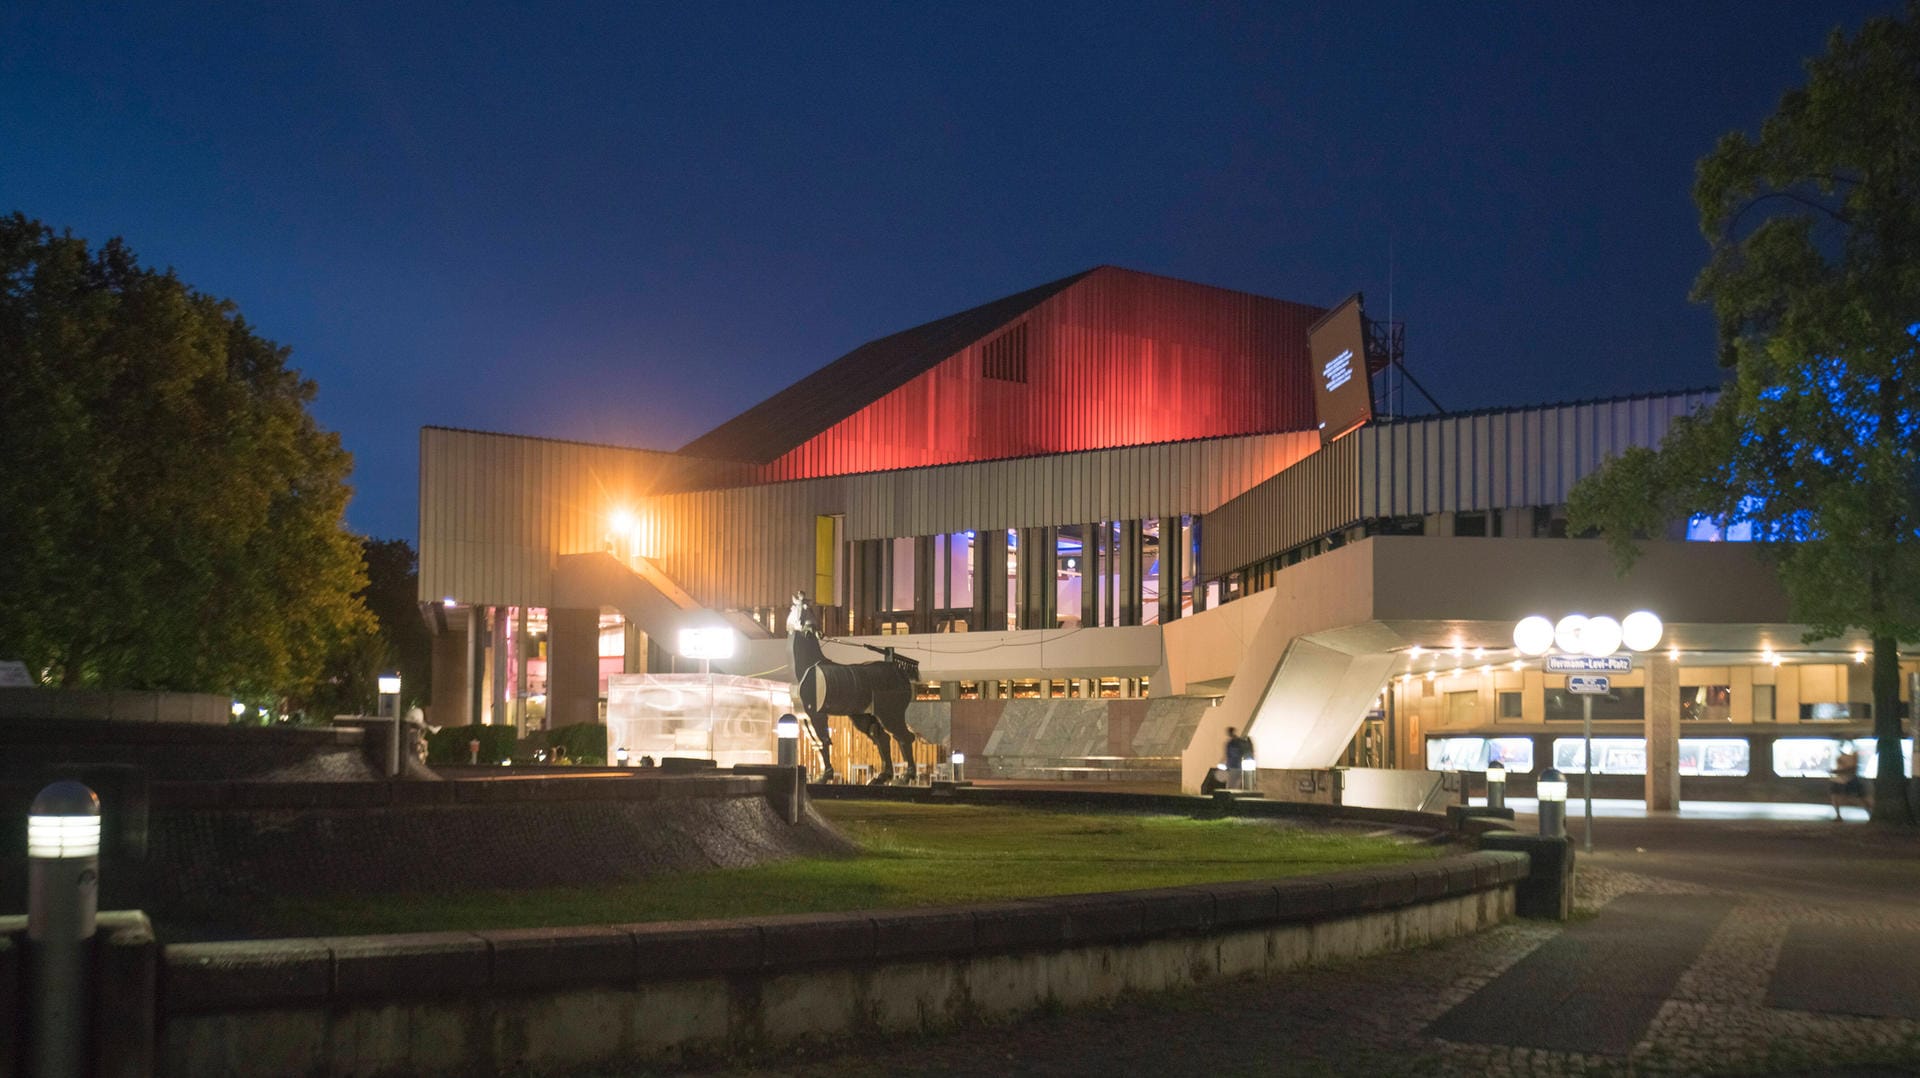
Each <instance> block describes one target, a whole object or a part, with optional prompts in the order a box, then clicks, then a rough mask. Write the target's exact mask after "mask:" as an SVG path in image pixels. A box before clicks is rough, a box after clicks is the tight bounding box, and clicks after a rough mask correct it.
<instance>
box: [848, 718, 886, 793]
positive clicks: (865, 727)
mask: <svg viewBox="0 0 1920 1078" xmlns="http://www.w3.org/2000/svg"><path fill="white" fill-rule="evenodd" d="M852 719H853V725H854V726H856V727H858V728H859V730H860V732H861V733H863V734H865V735H867V737H868V738H869V739H871V740H872V741H873V745H874V747H875V748H877V749H879V750H880V773H879V774H878V775H875V776H874V777H873V779H872V780H871V781H870V782H868V783H867V785H869V786H884V785H886V784H887V783H890V782H892V781H893V739H892V738H890V737H888V736H887V729H886V727H884V726H882V725H881V724H880V720H878V719H876V718H874V717H873V716H872V715H854V716H852Z"/></svg>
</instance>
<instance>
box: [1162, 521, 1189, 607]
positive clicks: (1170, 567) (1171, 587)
mask: <svg viewBox="0 0 1920 1078" xmlns="http://www.w3.org/2000/svg"><path fill="white" fill-rule="evenodd" d="M1182 538H1183V537H1182V536H1181V534H1180V518H1179V517H1161V518H1160V576H1159V579H1158V583H1159V585H1160V624H1162V625H1165V624H1166V623H1167V622H1169V621H1172V620H1174V619H1175V618H1177V617H1179V616H1180V578H1181V577H1182V576H1184V575H1185V571H1184V570H1183V569H1182V568H1181V567H1182V566H1183V565H1184V564H1185V562H1186V557H1185V554H1186V551H1185V550H1183V549H1182V542H1181V540H1182Z"/></svg>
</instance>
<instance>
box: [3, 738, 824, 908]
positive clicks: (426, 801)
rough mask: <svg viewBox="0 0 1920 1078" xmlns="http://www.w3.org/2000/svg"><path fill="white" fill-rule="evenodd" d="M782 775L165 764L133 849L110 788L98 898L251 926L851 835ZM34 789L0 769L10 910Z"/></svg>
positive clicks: (690, 864) (575, 882)
mask: <svg viewBox="0 0 1920 1078" xmlns="http://www.w3.org/2000/svg"><path fill="white" fill-rule="evenodd" d="M501 770H505V769H501ZM759 770H760V771H764V772H775V771H777V770H778V769H774V768H766V769H759ZM788 785H789V786H790V785H791V783H789V784H788ZM778 786H780V783H779V782H778V780H777V776H772V775H770V774H762V773H752V774H744V773H743V774H736V773H732V772H720V773H713V772H709V773H707V774H704V775H687V776H675V775H666V774H662V773H660V772H659V771H653V772H639V771H635V772H632V773H629V774H625V775H609V776H606V777H592V776H578V777H565V778H559V777H556V778H525V779H516V778H504V777H501V778H493V779H474V780H452V781H445V782H305V783H255V782H195V783H170V782H155V783H152V784H150V785H149V786H148V787H146V788H145V792H144V795H143V796H144V798H145V803H144V804H143V805H141V806H139V811H140V819H139V820H138V821H137V824H135V825H133V829H135V830H137V832H138V843H137V850H136V843H134V842H132V841H130V840H128V839H127V837H126V834H125V832H126V831H127V830H128V829H129V826H128V816H129V813H130V809H129V806H128V805H127V803H126V799H123V798H121V797H116V796H113V795H112V794H111V793H110V792H109V791H108V790H106V789H103V790H102V791H101V793H102V799H101V800H102V806H103V810H104V818H103V824H104V828H105V831H106V834H107V839H108V841H106V842H105V843H103V851H102V852H103V856H102V861H103V866H104V870H103V872H102V881H101V886H102V898H103V902H105V903H106V904H108V905H118V906H133V907H138V908H142V909H146V910H149V911H152V912H154V913H155V914H156V916H163V917H164V920H165V922H166V923H168V924H169V925H181V924H184V925H188V926H190V931H192V932H194V933H195V934H200V935H206V934H216V933H218V934H229V935H231V934H245V932H246V930H247V924H246V920H245V918H246V914H247V911H248V910H249V909H250V908H251V906H252V904H253V903H254V902H255V901H256V900H257V899H259V898H261V897H264V896H284V895H319V894H327V893H334V892H339V891H343V890H362V889H370V890H377V891H400V892H405V891H427V890H442V889H474V888H529V887H552V886H590V885H594V884H601V883H613V882H620V881H632V880H637V879H642V878H645V877H647V876H650V875H654V874H657V873H661V872H684V871H689V870H695V869H706V868H716V867H741V866H745V865H752V864H760V863H763V862H766V861H771V860H778V859H782V858H788V857H796V856H823V855H824V856H832V855H837V854H846V853H850V852H851V849H852V848H851V846H850V845H849V844H848V843H847V842H846V840H845V839H844V838H842V837H841V836H840V835H839V833H838V832H836V831H834V830H833V829H832V828H831V827H830V826H829V825H827V824H826V822H825V821H824V820H822V819H820V818H819V816H818V815H817V814H814V813H812V812H810V811H808V810H807V808H806V803H805V800H804V798H798V799H793V798H789V797H786V796H782V794H781V791H780V790H778V789H776V788H775V787H778ZM31 796H32V791H31V788H30V787H29V786H24V785H9V784H5V783H0V798H6V799H7V803H8V804H9V805H10V806H12V807H14V811H15V812H17V813H18V815H13V816H12V817H11V818H12V819H14V820H15V821H16V823H15V825H14V826H13V827H12V828H9V829H8V830H7V831H6V833H5V834H0V912H6V913H10V912H18V911H19V910H21V909H22V908H24V906H23V904H24V902H25V896H26V882H25V848H24V844H25V833H26V828H25V820H24V813H25V806H26V804H27V803H28V799H30V798H31ZM7 817H8V814H5V813H0V820H4V819H5V818H7Z"/></svg>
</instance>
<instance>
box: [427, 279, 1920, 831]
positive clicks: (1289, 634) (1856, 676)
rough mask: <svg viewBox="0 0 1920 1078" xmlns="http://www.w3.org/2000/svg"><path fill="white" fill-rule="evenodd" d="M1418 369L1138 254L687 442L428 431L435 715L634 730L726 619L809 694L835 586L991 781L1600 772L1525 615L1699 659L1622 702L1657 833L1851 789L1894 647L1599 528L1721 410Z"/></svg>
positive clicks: (1633, 776) (1726, 553) (1622, 723)
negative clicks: (1252, 767) (1693, 812)
mask: <svg viewBox="0 0 1920 1078" xmlns="http://www.w3.org/2000/svg"><path fill="white" fill-rule="evenodd" d="M1396 347H1397V344H1396V334H1395V332H1394V328H1393V327H1390V326H1386V325H1382V324H1378V323H1375V322H1372V321H1371V320H1369V319H1367V318H1366V316H1365V312H1364V310H1363V308H1362V305H1361V303H1360V301H1359V297H1357V296H1356V297H1353V298H1352V299H1349V300H1347V301H1345V302H1342V303H1340V304H1338V305H1336V306H1335V307H1333V308H1331V309H1326V308H1321V307H1318V306H1315V305H1311V304H1303V303H1295V302H1288V301H1284V300H1279V299H1270V298H1266V297H1262V296H1255V295H1250V294H1247V293H1243V292H1235V291H1230V290H1227V289H1221V288H1214V287H1210V286H1206V285H1201V284H1194V283H1191V282H1186V281H1179V280H1173V279H1170V278H1165V277H1159V276H1154V275H1150V274H1145V273H1139V272H1134V271H1130V270H1125V269H1119V268H1115V267H1106V266H1103V267H1099V268H1096V269H1092V270H1089V271H1086V272H1084V273H1079V274H1075V275H1073V276H1071V277H1067V278H1063V279H1061V280H1058V281H1053V282H1051V283H1048V284H1044V285H1041V286H1039V287H1037V288H1033V289H1030V290H1028V291H1025V292H1021V293H1018V294H1016V295H1012V296H1008V297H1006V298H1003V299H999V300H995V301H993V302H990V303H987V304H984V305H982V306H978V307H974V308H972V309H970V310H966V311H962V312H960V313H958V314H954V315H951V316H948V317H946V318H942V319H939V320H936V321H933V322H929V323H927V324H925V325H922V326H918V327H915V328H912V329H907V330H904V331H902V332H899V333H896V334H893V335H892V336H888V337H883V338H880V339H878V340H875V341H872V342H869V343H867V344H864V345H861V346H860V347H858V348H856V349H854V350H853V351H851V352H849V353H847V354H846V355H844V356H842V357H840V358H839V359H837V360H834V361H833V362H831V363H829V364H827V365H826V366H824V367H822V368H820V369H819V370H818V371H816V372H815V373H813V374H811V375H809V376H807V377H806V378H803V379H801V380H800V381H799V382H796V383H795V384H793V385H791V386H788V387H787V388H785V389H782V390H780V391H779V392H777V393H774V394H773V395H772V396H770V397H768V398H767V399H766V400H764V401H762V402H761V403H759V404H757V405H755V406H753V407H752V408H749V409H747V410H746V411H744V412H742V413H741V414H740V415H739V416H737V417H735V418H734V419H732V420H729V421H728V422H726V423H724V424H722V425H720V426H719V427H717V428H715V429H714V430H712V431H710V432H709V433H707V434H705V435H702V436H701V437H699V438H696V439H695V440H693V441H692V442H690V443H688V444H687V445H685V446H682V447H680V448H679V449H678V450H675V451H661V450H653V449H637V448H628V447H620V446H606V445H588V444H582V443H578V442H568V441H560V440H556V439H546V438H537V437H522V436H516V435H506V434H494V433H485V432H478V431H466V430H454V429H448V428H443V427H427V428H425V429H423V431H422V432H421V442H420V454H421V455H420V492H421V493H420V579H421V598H422V600H423V608H424V609H425V610H426V611H427V613H428V615H429V617H430V620H431V621H432V622H433V624H434V627H435V630H436V650H435V673H434V678H435V685H436V693H435V697H436V699H435V704H434V714H433V715H432V721H434V722H435V723H437V724H445V723H454V722H467V721H471V722H512V723H519V724H524V725H529V726H542V725H545V726H554V725H564V724H568V723H574V722H583V721H599V720H601V719H602V718H603V716H604V714H605V710H604V709H605V707H606V703H605V701H606V698H607V696H608V693H609V685H610V679H611V683H613V684H618V683H620V681H621V677H620V675H630V674H642V673H653V674H662V675H672V674H675V673H684V672H688V671H691V670H696V669H699V667H698V666H697V665H689V663H688V660H686V659H685V658H683V657H681V656H678V655H676V654H675V653H674V650H673V649H674V647H675V640H676V637H677V632H678V630H679V629H681V628H684V627H690V626H709V625H722V624H724V625H729V626H731V627H732V628H733V629H735V630H736V631H737V633H738V635H739V639H740V640H741V647H740V649H739V651H738V652H737V654H736V655H735V656H734V657H733V658H732V659H729V660H725V661H720V662H716V663H715V664H714V665H713V669H715V670H719V671H722V672H724V673H727V674H730V675H737V676H745V677H752V676H758V677H763V678H767V679H769V680H772V681H784V680H786V678H787V673H786V665H787V662H786V650H785V647H786V645H785V641H784V640H783V639H782V636H783V634H784V632H785V629H784V618H785V615H786V612H787V609H788V604H789V599H790V597H791V596H792V595H793V593H794V592H795V591H807V592H809V593H810V594H811V596H812V597H813V599H814V602H815V603H816V604H817V606H818V607H819V608H820V610H821V613H822V620H823V625H824V628H825V631H826V635H827V636H828V637H829V638H831V639H833V640H835V641H836V643H832V644H830V645H829V653H830V655H831V654H835V653H836V649H837V650H838V652H839V653H840V654H842V655H844V657H846V658H848V659H849V660H855V659H856V656H858V655H860V654H863V652H861V651H859V649H858V647H857V645H861V644H870V645H874V646H885V647H892V648H894V649H897V651H898V653H900V654H902V655H906V656H909V657H911V658H914V659H916V660H918V662H919V664H920V678H921V683H920V685H919V696H920V700H919V701H918V702H916V704H915V705H914V710H913V712H912V713H911V715H910V721H912V722H913V723H914V725H915V727H916V729H918V730H920V731H921V732H922V733H923V734H924V735H925V736H927V737H928V738H929V739H930V740H931V741H932V742H933V743H934V744H935V746H936V750H935V751H936V753H937V754H939V755H944V754H945V753H946V752H949V751H959V752H964V753H965V754H966V756H967V759H968V761H969V772H970V777H971V776H983V777H984V776H991V775H1003V776H1009V777H1028V778H1113V777H1131V778H1147V779H1154V780H1160V781H1166V782H1174V781H1177V782H1178V783H1179V784H1180V785H1181V786H1183V787H1184V788H1187V789H1189V790H1191V789H1196V788H1197V787H1198V785H1199V782H1200V779H1201V777H1202V776H1203V775H1204V774H1205V771H1206V770H1207V768H1209V767H1211V766H1213V765H1214V764H1216V763H1217V762H1218V758H1219V755H1220V747H1221V744H1222V742H1223V740H1224V738H1225V730H1226V729H1227V728H1228V727H1236V728H1239V729H1242V730H1246V731H1247V732H1248V733H1249V734H1250V736H1251V737H1252V738H1253V739H1254V742H1255V745H1256V754H1257V757H1258V760H1259V764H1260V767H1261V768H1262V769H1263V774H1264V773H1272V774H1277V773H1278V772H1279V771H1280V770H1281V769H1319V768H1325V767H1328V766H1331V765H1335V764H1349V765H1362V766H1372V767H1384V768H1399V769H1415V770H1417V769H1427V768H1430V767H1431V768H1433V769H1439V770H1445V769H1452V768H1455V767H1460V766H1469V765H1483V764H1484V761H1485V760H1486V758H1487V757H1488V755H1489V754H1490V753H1491V754H1492V755H1494V756H1496V757H1500V758H1503V759H1505V760H1506V761H1507V762H1508V764H1509V766H1510V767H1513V768H1514V769H1515V770H1516V771H1518V772H1521V773H1522V774H1525V773H1528V772H1531V771H1534V770H1536V769H1537V768H1539V767H1544V766H1546V764H1547V763H1548V762H1549V761H1550V760H1552V761H1557V762H1560V763H1562V764H1571V765H1575V766H1574V770H1578V767H1577V765H1578V764H1579V762H1580V759H1581V758H1580V757H1579V756H1577V755H1574V756H1569V755H1568V754H1569V753H1570V752H1575V753H1577V750H1578V744H1577V742H1576V743H1573V744H1571V745H1570V744H1568V739H1569V737H1570V735H1577V733H1578V731H1579V728H1580V722H1579V718H1580V709H1579V704H1578V703H1577V702H1575V701H1574V699H1573V698H1572V697H1571V696H1570V695H1569V693H1568V691H1567V684H1566V679H1565V677H1563V676H1557V675H1554V674H1551V673H1548V672H1546V671H1545V670H1544V669H1543V668H1542V663H1541V661H1540V660H1538V659H1527V658H1525V657H1523V656H1521V655H1519V654H1518V653H1517V652H1516V650H1515V648H1514V643H1513V627H1514V624H1515V623H1516V622H1517V621H1518V620H1519V619H1520V618H1522V617H1524V616H1527V615H1530V614H1545V615H1548V616H1549V617H1558V616H1559V615H1561V614H1564V613H1569V612H1575V611H1579V612H1584V613H1589V614H1600V613H1607V614H1611V615H1613V616H1615V617H1619V616H1622V615H1624V614H1626V613H1628V612H1630V611H1634V610H1639V609H1648V610H1652V611H1654V612H1656V613H1657V614H1659V616H1660V617H1661V618H1662V619H1663V621H1664V623H1665V634H1664V636H1663V638H1662V640H1661V642H1660V645H1659V647H1658V648H1657V649H1656V650H1654V651H1652V652H1649V653H1647V654H1645V655H1643V656H1640V657H1639V659H1638V661H1637V662H1636V664H1635V669H1634V670H1633V671H1632V672H1630V673H1626V674H1623V675H1620V676H1616V677H1614V678H1613V681H1612V683H1611V685H1610V687H1609V690H1608V692H1607V693H1606V694H1605V696H1604V697H1600V698H1596V700H1595V711H1594V719H1595V727H1596V731H1597V733H1598V735H1599V738H1600V740H1599V741H1598V742H1596V749H1595V760H1596V776H1597V777H1598V778H1602V779H1604V780H1605V781H1606V783H1608V784H1609V789H1610V790H1612V791H1613V792H1625V791H1629V790H1630V791H1631V792H1632V793H1633V794H1634V795H1635V796H1641V795H1644V796H1646V797H1647V798H1648V799H1649V802H1650V803H1651V804H1654V805H1656V806H1658V805H1663V804H1671V802H1672V801H1673V800H1674V799H1676V798H1678V797H1679V796H1681V795H1682V792H1683V788H1684V793H1685V796H1687V797H1701V796H1714V797H1719V796H1730V797H1762V798H1770V797H1796V796H1801V795H1803V794H1806V793H1807V792H1808V791H1809V790H1812V789H1814V788H1815V786H1814V785H1812V784H1814V782H1815V780H1814V779H1813V778H1811V777H1809V776H1813V775H1824V773H1825V770H1824V769H1825V766H1826V762H1827V761H1828V760H1830V758H1831V755H1832V753H1833V751H1834V746H1835V744H1836V743H1837V742H1838V741H1839V740H1840V739H1842V738H1846V737H1852V736H1863V735H1864V734H1865V733H1866V731H1867V730H1868V729H1869V728H1870V716H1869V714H1868V711H1869V708H1868V705H1867V704H1866V703H1865V701H1868V700H1870V699H1871V693H1870V692H1869V691H1868V688H1867V680H1866V667H1865V666H1864V664H1863V662H1862V661H1861V660H1862V656H1863V654H1864V653H1863V650H1862V649H1864V648H1865V647H1866V646H1867V645H1866V641H1865V640H1864V638H1855V637H1847V638H1842V639H1837V640H1829V641H1824V642H1821V643H1819V644H1811V645H1810V644H1806V643H1803V642H1802V636H1803V633H1804V628H1803V627H1801V626H1797V625H1794V624H1792V623H1791V622H1790V621H1789V618H1788V613H1787V604H1786V601H1785V598H1784V596H1783V595H1782V593H1781V591H1780V588H1779V585H1778V582H1777V581H1776V579H1775V578H1774V575H1773V573H1772V572H1771V571H1770V570H1769V569H1768V568H1767V566H1766V565H1765V564H1764V563H1763V562H1762V561H1761V560H1759V559H1758V558H1756V557H1755V556H1754V554H1753V551H1752V549H1751V548H1750V547H1749V546H1748V545H1747V544H1744V543H1740V542H1730V541H1724V540H1727V539H1730V538H1732V539H1737V538H1738V537H1737V536H1733V537H1729V536H1725V535H1722V534H1720V533H1719V532H1718V531H1716V529H1715V528H1714V527H1713V525H1712V522H1709V521H1695V522H1684V521H1683V522H1676V524H1675V526H1674V528H1673V530H1672V532H1671V534H1670V535H1669V536H1667V537H1666V538H1665V539H1663V540H1660V541H1655V542H1652V543H1649V544H1647V550H1646V555H1645V556H1644V557H1643V559H1642V560H1641V562H1640V563H1639V564H1638V565H1637V566H1636V567H1635V569H1634V570H1633V572H1632V573H1630V574H1629V575H1627V576H1624V577H1622V576H1619V575H1617V574H1616V573H1615V571H1614V567H1613V564H1612V562H1611V559H1610V558H1609V555H1608V553H1607V551H1606V549H1605V547H1604V545H1603V544H1601V543H1599V542H1597V541H1594V540H1591V539H1580V538H1569V537H1567V535H1566V523H1565V514H1564V503H1565V502H1566V499H1567V493H1568V491H1569V490H1570V489H1571V487H1572V486H1573V484H1574V483H1575V482H1576V481H1578V480H1579V479H1580V478H1581V477H1582V476H1583V475H1585V474H1587V473H1588V472H1590V471H1592V470H1593V469H1594V468H1595V467H1596V466H1597V465H1598V464H1599V463H1600V462H1601V461H1603V460H1604V459H1606V458H1607V457H1608V456H1609V455H1611V454H1614V453H1617V452H1619V451H1620V450H1622V449H1624V448H1626V447H1628V446H1634V445H1645V446H1651V445H1656V444H1658V442H1659V440H1660V438H1661V437H1662V436H1663V434H1664V433H1665V431H1666V429H1667V427H1668V425H1669V424H1670V423H1671V422H1672V421H1673V419H1674V418H1675V417H1677V416H1680V415H1684V414H1686V413H1688V412H1690V411H1692V410H1694V409H1696V408H1699V407H1701V406H1702V405H1704V404H1706V403H1707V402H1708V401H1710V400H1711V397H1712V394H1711V393H1710V392H1677V393H1655V394H1643V395H1635V396H1623V397H1620V398H1617V399H1610V400H1597V401H1585V402H1579V403H1570V404H1553V405H1541V406H1531V407H1517V408H1512V409H1503V410H1495V411H1484V412H1475V413H1471V414H1461V415H1431V416H1423V417H1419V418H1399V417H1394V416H1390V415H1386V414H1382V413H1381V411H1380V410H1379V409H1377V407H1376V403H1375V397H1376V393H1375V392H1374V389H1375V386H1376V385H1377V384H1380V383H1383V382H1384V381H1385V380H1386V379H1389V378H1391V377H1392V376H1393V374H1392V371H1391V369H1390V366H1391V364H1392V363H1393V361H1394V359H1395V355H1394V353H1395V350H1396ZM1905 680H1906V679H1904V678H1903V681H1905ZM1861 748H1862V749H1863V750H1866V751H1867V753H1868V754H1870V745H1869V744H1862V746H1861ZM1566 769H1567V768H1566V767H1563V770H1566ZM1719 780H1727V781H1719ZM1732 780H1740V781H1738V782H1734V781H1732Z"/></svg>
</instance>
